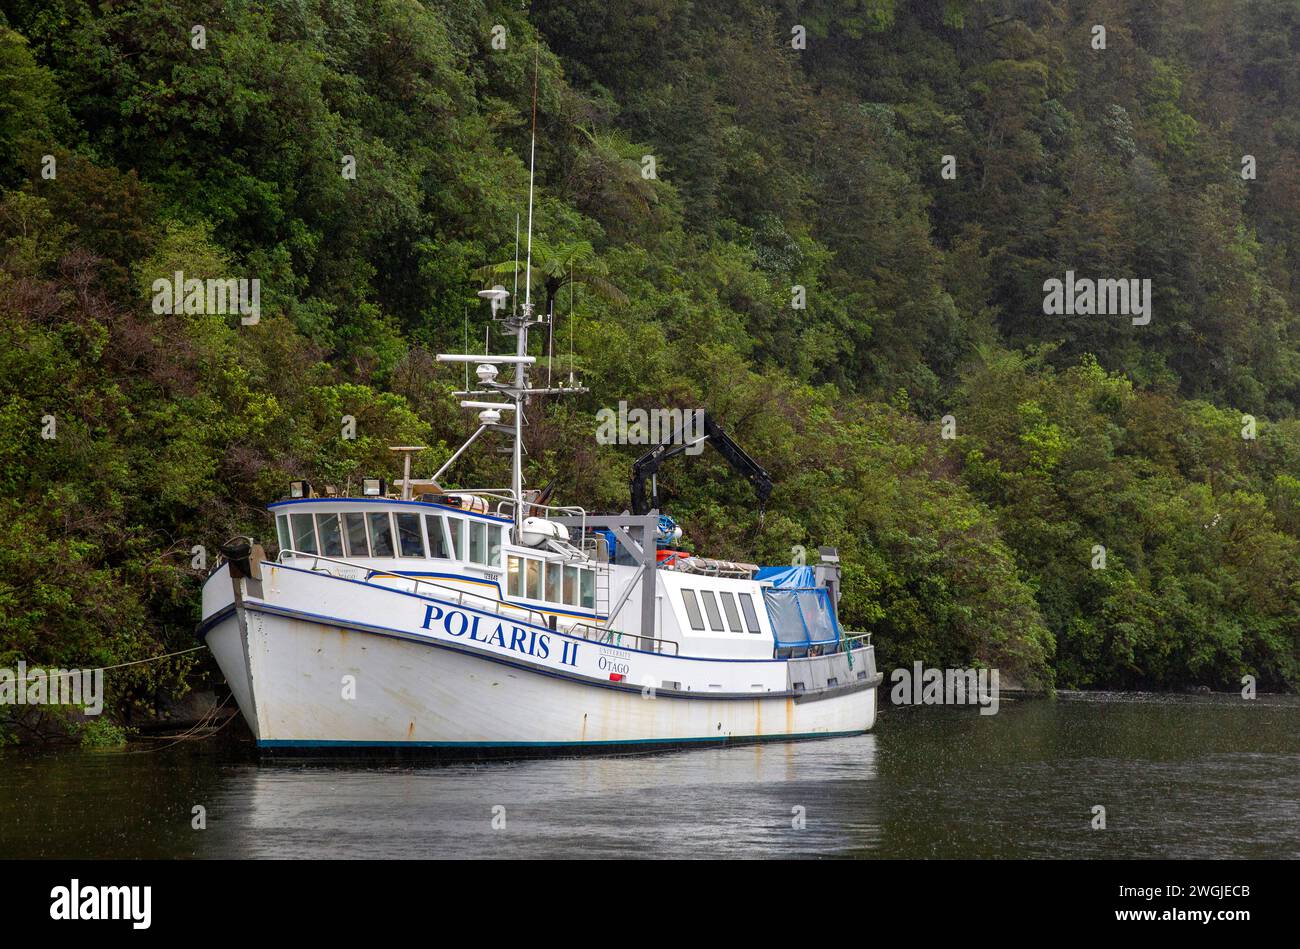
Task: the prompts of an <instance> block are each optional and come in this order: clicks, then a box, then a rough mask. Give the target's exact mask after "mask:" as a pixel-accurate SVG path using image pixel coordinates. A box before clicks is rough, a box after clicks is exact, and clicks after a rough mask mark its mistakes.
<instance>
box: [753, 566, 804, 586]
mask: <svg viewBox="0 0 1300 949" xmlns="http://www.w3.org/2000/svg"><path fill="white" fill-rule="evenodd" d="M754 579H755V580H771V581H772V586H774V587H776V588H777V589H779V590H784V589H789V588H792V587H794V588H799V589H812V588H813V587H815V586H816V585H817V582H816V580H815V579H814V578H813V568H812V567H759V568H758V573H756V574H754Z"/></svg>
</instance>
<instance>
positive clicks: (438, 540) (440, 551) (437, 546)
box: [424, 514, 451, 559]
mask: <svg viewBox="0 0 1300 949" xmlns="http://www.w3.org/2000/svg"><path fill="white" fill-rule="evenodd" d="M424 526H425V529H426V530H427V531H428V533H429V556H430V557H442V558H443V559H450V557H451V549H450V548H449V547H448V546H447V535H446V534H445V533H444V532H443V529H442V518H441V517H440V516H438V515H437V514H426V515H424Z"/></svg>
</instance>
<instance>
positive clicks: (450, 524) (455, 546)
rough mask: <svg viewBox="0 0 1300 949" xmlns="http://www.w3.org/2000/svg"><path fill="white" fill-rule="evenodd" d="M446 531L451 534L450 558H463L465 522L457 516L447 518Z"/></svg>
mask: <svg viewBox="0 0 1300 949" xmlns="http://www.w3.org/2000/svg"><path fill="white" fill-rule="evenodd" d="M447 531H448V533H450V534H451V559H452V560H464V559H465V522H464V521H463V520H461V519H460V518H459V517H449V518H447Z"/></svg>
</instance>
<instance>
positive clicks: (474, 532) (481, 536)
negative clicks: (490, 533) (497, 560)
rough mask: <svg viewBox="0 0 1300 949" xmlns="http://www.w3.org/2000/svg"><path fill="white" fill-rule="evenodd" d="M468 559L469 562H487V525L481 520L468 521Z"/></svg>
mask: <svg viewBox="0 0 1300 949" xmlns="http://www.w3.org/2000/svg"><path fill="white" fill-rule="evenodd" d="M469 560H470V562H471V563H481V564H486V563H487V562H488V556H487V525H486V524H484V523H483V522H482V521H470V522H469Z"/></svg>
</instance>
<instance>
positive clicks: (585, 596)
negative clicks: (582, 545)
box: [578, 570, 596, 610]
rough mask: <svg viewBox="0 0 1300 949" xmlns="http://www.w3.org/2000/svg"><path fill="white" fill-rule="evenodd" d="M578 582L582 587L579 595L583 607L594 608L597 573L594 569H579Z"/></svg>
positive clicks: (586, 608)
mask: <svg viewBox="0 0 1300 949" xmlns="http://www.w3.org/2000/svg"><path fill="white" fill-rule="evenodd" d="M578 584H579V586H580V587H581V589H580V591H579V595H580V596H581V603H580V605H581V606H582V608H583V609H585V610H593V609H595V608H596V574H595V571H592V570H579V571H578Z"/></svg>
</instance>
